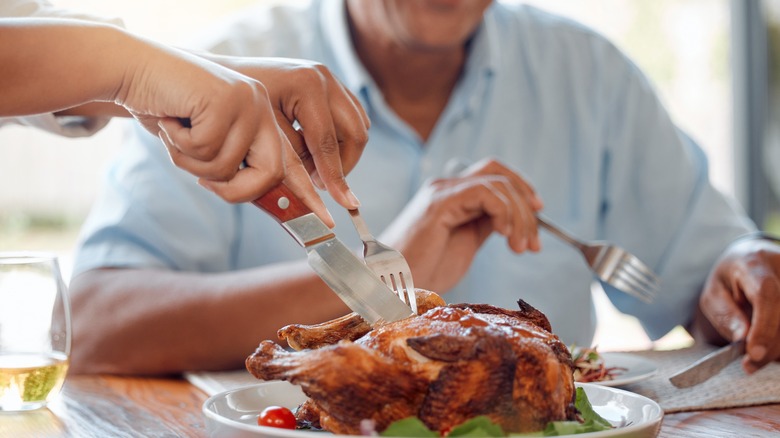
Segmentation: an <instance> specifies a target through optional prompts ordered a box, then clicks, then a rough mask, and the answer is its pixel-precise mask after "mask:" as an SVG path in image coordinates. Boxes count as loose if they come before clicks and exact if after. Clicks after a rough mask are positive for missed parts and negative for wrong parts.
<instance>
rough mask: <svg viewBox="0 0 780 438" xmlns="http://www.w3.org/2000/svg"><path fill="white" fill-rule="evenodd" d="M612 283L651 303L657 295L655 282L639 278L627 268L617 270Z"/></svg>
mask: <svg viewBox="0 0 780 438" xmlns="http://www.w3.org/2000/svg"><path fill="white" fill-rule="evenodd" d="M610 283H612V284H613V285H614V286H615V287H617V288H618V289H621V290H624V291H625V292H628V293H630V294H631V295H634V296H635V297H637V298H639V299H641V300H642V301H644V302H647V303H650V302H651V301H652V300H653V298H655V295H656V286H655V284H653V283H648V282H646V281H643V280H642V279H639V278H637V277H636V276H634V275H633V274H632V273H631V272H629V271H628V270H626V269H617V270H615V272H614V273H613V275H612V279H611V281H610Z"/></svg>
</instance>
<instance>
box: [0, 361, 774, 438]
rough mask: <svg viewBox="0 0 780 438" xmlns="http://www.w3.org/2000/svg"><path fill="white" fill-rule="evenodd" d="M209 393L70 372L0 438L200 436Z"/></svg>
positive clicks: (701, 430) (720, 427) (722, 415)
mask: <svg viewBox="0 0 780 438" xmlns="http://www.w3.org/2000/svg"><path fill="white" fill-rule="evenodd" d="M206 398H207V395H206V394H205V393H203V392H202V391H200V390H199V389H198V388H196V387H194V386H192V385H190V384H189V383H188V382H186V381H185V380H181V379H174V378H171V379H151V378H140V377H114V376H69V377H68V380H67V381H66V384H65V388H64V390H63V393H62V396H61V397H60V399H59V400H57V401H56V402H55V403H53V404H52V405H51V406H50V408H49V409H42V410H38V411H33V412H26V413H13V414H9V413H0V437H2V438H5V437H13V438H25V437H35V438H45V437H78V438H82V437H149V438H153V437H201V436H206V427H205V424H204V420H203V415H202V413H201V406H202V404H203V402H204V401H205V400H206ZM660 436H661V437H669V438H686V437H697V438H699V437H701V438H704V437H706V438H711V437H734V438H736V437H740V438H743V437H773V436H780V404H775V405H767V406H757V407H751V408H740V409H725V410H717V411H702V412H687V413H679V414H670V415H666V416H665V417H664V421H663V426H662V428H661V433H660Z"/></svg>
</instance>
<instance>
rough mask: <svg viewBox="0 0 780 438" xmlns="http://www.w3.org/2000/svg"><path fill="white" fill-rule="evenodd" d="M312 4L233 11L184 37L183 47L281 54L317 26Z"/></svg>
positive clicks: (265, 5) (293, 48)
mask: <svg viewBox="0 0 780 438" xmlns="http://www.w3.org/2000/svg"><path fill="white" fill-rule="evenodd" d="M316 17H317V12H316V11H315V7H314V5H313V4H312V3H309V2H305V3H295V2H293V3H290V4H288V3H286V2H272V3H270V4H269V3H265V2H261V3H259V4H255V5H251V6H248V7H245V8H241V9H239V10H237V11H234V12H232V13H230V14H228V15H226V16H225V17H223V18H221V19H219V20H217V21H215V22H214V23H213V24H211V25H209V26H207V27H206V28H204V29H202V30H200V31H198V32H197V34H195V35H194V36H192V37H190V38H188V39H187V40H186V42H185V46H186V47H189V48H196V49H202V50H208V51H211V52H213V53H217V54H225V55H236V56H277V53H284V56H294V55H290V54H289V53H290V52H295V51H296V49H297V47H298V46H300V45H301V44H303V42H305V41H307V40H308V39H309V38H310V35H311V33H312V31H313V29H314V28H315V26H316V25H317V21H316Z"/></svg>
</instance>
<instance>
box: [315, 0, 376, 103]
mask: <svg viewBox="0 0 780 438" xmlns="http://www.w3.org/2000/svg"><path fill="white" fill-rule="evenodd" d="M371 1H373V0H371ZM320 11H321V14H320V26H321V27H322V34H323V37H324V39H325V45H326V46H327V47H329V48H330V50H332V51H333V55H334V57H335V58H336V61H337V62H338V65H339V68H340V70H341V73H342V76H341V80H342V82H343V83H344V85H346V87H347V88H349V89H350V90H353V91H357V90H361V89H363V88H364V87H367V86H368V85H369V84H371V83H372V80H371V78H370V76H369V74H368V72H367V71H366V69H365V67H363V64H362V63H361V62H360V59H359V58H358V56H357V53H356V52H355V46H354V45H353V44H352V38H351V36H350V34H349V23H347V5H346V4H345V3H344V0H324V1H323V2H322V8H321V10H320Z"/></svg>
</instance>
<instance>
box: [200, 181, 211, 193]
mask: <svg viewBox="0 0 780 438" xmlns="http://www.w3.org/2000/svg"><path fill="white" fill-rule="evenodd" d="M198 185H199V186H201V187H203V188H204V189H206V190H208V191H210V192H213V191H214V187H212V185H211V182H210V181H208V180H205V179H203V178H199V179H198Z"/></svg>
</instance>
